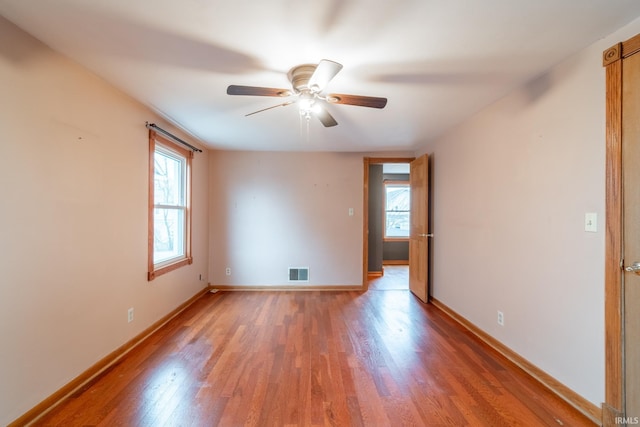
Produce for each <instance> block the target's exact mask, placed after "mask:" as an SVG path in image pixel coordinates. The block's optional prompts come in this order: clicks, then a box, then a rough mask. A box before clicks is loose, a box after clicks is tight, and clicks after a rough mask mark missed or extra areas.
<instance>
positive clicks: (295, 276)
mask: <svg viewBox="0 0 640 427" xmlns="http://www.w3.org/2000/svg"><path fill="white" fill-rule="evenodd" d="M289 281H290V282H308V281H309V267H289Z"/></svg>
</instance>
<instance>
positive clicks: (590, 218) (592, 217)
mask: <svg viewBox="0 0 640 427" xmlns="http://www.w3.org/2000/svg"><path fill="white" fill-rule="evenodd" d="M584 231H588V232H590V233H595V232H597V231H598V214H597V213H595V212H587V213H586V214H584Z"/></svg>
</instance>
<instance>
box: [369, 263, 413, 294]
mask: <svg viewBox="0 0 640 427" xmlns="http://www.w3.org/2000/svg"><path fill="white" fill-rule="evenodd" d="M383 269H384V274H383V275H382V276H381V277H376V278H375V279H371V280H369V290H374V291H390V290H396V291H397V290H406V289H409V266H408V265H385V266H383Z"/></svg>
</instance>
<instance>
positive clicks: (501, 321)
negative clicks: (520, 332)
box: [498, 310, 504, 326]
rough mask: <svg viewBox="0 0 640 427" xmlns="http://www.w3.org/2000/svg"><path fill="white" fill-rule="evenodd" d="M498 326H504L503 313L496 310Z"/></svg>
mask: <svg viewBox="0 0 640 427" xmlns="http://www.w3.org/2000/svg"><path fill="white" fill-rule="evenodd" d="M498 325H500V326H504V313H503V312H501V311H500V310H498Z"/></svg>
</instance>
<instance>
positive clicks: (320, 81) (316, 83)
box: [308, 59, 342, 92]
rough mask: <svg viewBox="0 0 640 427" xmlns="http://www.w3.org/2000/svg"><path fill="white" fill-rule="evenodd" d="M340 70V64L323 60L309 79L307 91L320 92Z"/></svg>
mask: <svg viewBox="0 0 640 427" xmlns="http://www.w3.org/2000/svg"><path fill="white" fill-rule="evenodd" d="M340 70H342V64H338V63H337V62H334V61H329V60H328V59H323V60H322V61H320V63H319V64H318V66H317V67H316V69H315V71H314V72H313V74H312V75H311V78H309V83H308V86H309V89H311V90H312V91H314V92H321V91H322V89H324V87H325V86H326V85H327V83H329V82H330V81H331V79H332V78H334V77H335V76H336V74H338V72H340Z"/></svg>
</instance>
